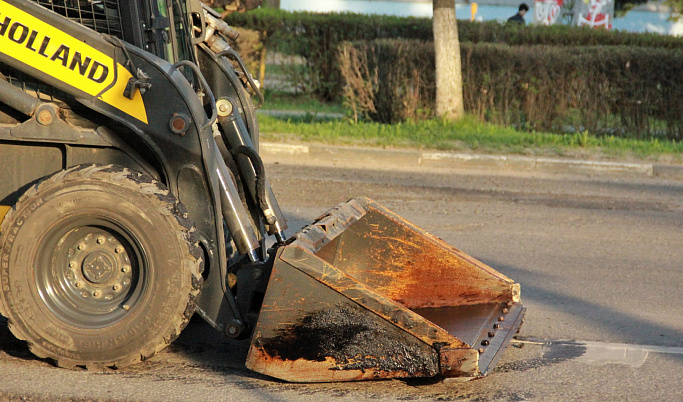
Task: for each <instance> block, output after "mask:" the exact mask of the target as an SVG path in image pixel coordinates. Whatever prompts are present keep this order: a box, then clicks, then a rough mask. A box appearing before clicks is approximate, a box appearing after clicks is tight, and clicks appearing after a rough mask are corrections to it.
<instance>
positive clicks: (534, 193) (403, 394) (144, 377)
mask: <svg viewBox="0 0 683 402" xmlns="http://www.w3.org/2000/svg"><path fill="white" fill-rule="evenodd" d="M269 162H271V163H270V164H269V165H268V166H267V168H268V171H269V172H270V178H271V182H272V184H273V187H274V189H275V191H276V193H277V195H278V197H279V201H280V204H281V205H282V206H283V207H284V211H285V214H286V215H287V217H288V218H289V220H290V224H291V226H292V227H293V228H294V229H296V228H298V227H300V226H301V225H303V224H304V223H306V222H309V221H311V220H312V219H313V218H315V217H316V216H318V215H319V214H320V213H322V212H324V211H325V210H326V209H328V208H329V207H332V206H333V205H335V204H337V203H339V202H343V201H346V200H347V199H348V198H351V197H353V196H359V195H364V196H368V197H370V198H373V199H375V200H376V201H378V202H380V203H382V204H383V205H385V206H386V207H388V208H389V209H392V210H394V211H395V212H397V213H398V214H400V215H402V216H404V217H405V218H407V219H408V220H410V221H412V222H414V223H416V224H418V225H420V226H422V227H423V228H425V229H426V230H428V231H430V232H432V233H434V234H435V235H437V236H439V237H441V238H443V239H444V240H445V241H447V242H449V243H451V244H453V245H455V246H456V247H458V248H459V249H461V250H463V251H465V252H467V253H469V254H471V255H473V256H474V257H476V258H478V259H480V260H482V261H484V262H486V263H487V264H489V265H491V266H492V267H494V268H495V269H497V270H499V271H500V272H502V273H503V274H505V275H507V276H509V277H511V278H513V279H515V280H516V281H517V282H520V283H521V285H522V301H523V303H524V304H525V306H526V307H527V308H528V310H527V315H526V320H525V323H524V325H523V327H522V330H521V332H520V334H519V337H520V340H519V341H516V342H515V343H514V344H513V345H512V346H511V347H510V348H508V350H507V352H506V353H505V355H504V356H503V358H502V359H501V361H500V362H499V365H498V367H497V369H496V370H495V371H494V372H493V373H491V374H490V375H489V376H488V377H486V378H483V379H480V380H476V381H470V382H467V383H458V382H430V381H398V380H394V381H380V382H363V383H350V384H287V383H282V382H278V381H274V380H272V379H269V378H266V377H263V376H259V375H257V374H254V373H251V372H249V371H247V370H246V369H245V368H244V366H243V360H244V357H245V354H246V346H247V345H246V343H244V342H235V341H231V340H227V339H225V338H223V337H222V336H221V335H220V334H218V333H216V332H213V331H212V330H211V329H210V328H209V327H208V326H207V325H206V324H204V323H203V322H201V320H198V319H195V320H193V321H192V322H191V323H190V325H189V326H188V328H187V329H186V330H185V332H184V333H183V334H182V335H181V337H180V338H179V339H178V340H177V341H176V342H175V343H174V344H173V345H172V346H171V347H169V348H167V349H166V350H165V351H164V352H162V353H161V354H159V355H158V356H156V357H154V358H152V359H151V360H149V361H146V362H144V363H142V364H139V365H136V366H133V367H130V368H126V369H122V370H116V371H115V370H107V371H104V372H97V373H96V372H87V371H84V370H65V369H58V368H55V367H53V366H52V365H51V364H50V363H49V362H45V361H42V360H39V359H35V358H33V357H32V356H31V354H30V353H29V352H28V351H27V349H26V347H25V346H24V345H23V344H22V343H21V342H18V341H16V340H14V338H12V336H11V334H10V333H9V330H8V328H7V323H6V321H0V400H20V399H25V398H27V399H35V400H41V399H44V400H93V399H95V400H98V399H103V400H159V401H170V400H196V399H201V400H240V401H241V400H245V401H247V400H292V399H295V400H321V399H327V400H329V401H344V400H361V399H373V400H396V399H401V400H413V399H437V400H472V401H497V400H511V401H520V400H561V401H565V400H582V401H585V400H634V401H657V400H660V401H674V400H683V385H681V384H683V292H682V291H681V289H683V236H682V235H683V182H680V181H678V182H676V181H666V180H663V179H658V178H652V177H651V178H635V177H628V176H597V177H591V176H577V175H572V176H570V175H562V174H556V173H553V174H544V173H540V172H535V173H528V172H518V173H515V172H498V171H488V170H479V171H446V170H443V171H439V170H435V169H431V170H423V169H420V168H411V169H407V170H403V169H400V168H399V167H395V168H387V167H386V166H375V168H376V169H367V168H365V169H362V170H361V169H358V170H356V169H349V168H339V167H335V166H332V165H333V164H334V163H333V162H329V163H326V164H324V165H326V166H322V165H321V164H316V165H305V166H304V165H301V164H290V163H291V162H292V160H291V159H289V160H288V159H281V160H271V161H269ZM273 162H275V163H277V164H273ZM562 341H573V342H562Z"/></svg>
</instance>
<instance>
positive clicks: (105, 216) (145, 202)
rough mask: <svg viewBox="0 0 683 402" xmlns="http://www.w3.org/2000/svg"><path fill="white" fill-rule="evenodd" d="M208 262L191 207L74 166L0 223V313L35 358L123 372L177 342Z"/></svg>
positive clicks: (99, 169)
mask: <svg viewBox="0 0 683 402" xmlns="http://www.w3.org/2000/svg"><path fill="white" fill-rule="evenodd" d="M202 267H203V260H202V254H201V251H200V248H199V247H198V245H197V242H196V240H195V238H194V229H193V227H192V223H191V222H190V221H189V220H188V219H187V214H186V212H185V208H184V207H183V206H182V204H180V203H179V202H178V201H177V200H176V199H175V197H174V196H173V195H171V194H170V193H169V191H168V190H166V189H165V188H164V187H163V186H162V185H161V184H159V183H157V182H156V181H154V180H153V179H152V178H151V177H149V176H148V175H145V174H141V173H137V172H133V171H130V170H128V169H125V168H122V167H118V166H112V165H109V166H97V165H93V166H78V167H75V168H71V169H69V170H66V171H62V172H59V173H57V174H55V175H53V176H50V177H49V178H47V179H45V180H43V181H42V182H40V183H39V184H37V185H35V186H33V187H32V188H30V189H29V190H28V191H27V192H26V193H25V194H24V195H23V196H22V197H21V198H20V199H19V201H18V202H17V204H16V205H15V206H14V208H12V210H11V211H10V212H9V213H8V214H7V216H6V217H5V219H4V221H3V222H2V226H1V227H0V313H2V314H3V315H4V316H6V317H7V318H8V320H9V327H10V330H11V331H12V333H13V334H14V335H15V336H16V337H17V338H19V339H22V340H25V341H27V342H28V345H29V347H30V349H31V351H32V352H33V353H34V354H35V355H36V356H38V357H41V358H51V359H54V360H55V361H56V362H57V364H58V365H59V366H62V367H74V366H85V367H87V368H90V369H93V368H94V369H97V368H101V367H123V366H127V365H129V364H132V363H135V362H138V361H141V360H145V359H147V358H149V357H151V356H152V355H154V354H155V353H157V352H158V351H160V350H161V349H163V348H164V347H165V346H166V345H168V344H169V343H170V342H171V341H172V340H174V339H175V338H176V337H177V336H178V334H179V333H180V331H181V330H182V329H183V328H184V327H185V325H186V324H187V323H188V321H189V320H190V317H191V316H192V314H193V313H194V310H195V303H196V300H197V296H198V293H199V288H200V287H201V282H202V279H201V278H202V277H201V271H202Z"/></svg>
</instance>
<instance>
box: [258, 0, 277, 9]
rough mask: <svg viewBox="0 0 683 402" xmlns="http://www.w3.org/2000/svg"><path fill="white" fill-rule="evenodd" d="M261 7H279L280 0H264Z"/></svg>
mask: <svg viewBox="0 0 683 402" xmlns="http://www.w3.org/2000/svg"><path fill="white" fill-rule="evenodd" d="M261 7H267V8H277V9H279V8H280V0H264V1H263V4H262V5H261Z"/></svg>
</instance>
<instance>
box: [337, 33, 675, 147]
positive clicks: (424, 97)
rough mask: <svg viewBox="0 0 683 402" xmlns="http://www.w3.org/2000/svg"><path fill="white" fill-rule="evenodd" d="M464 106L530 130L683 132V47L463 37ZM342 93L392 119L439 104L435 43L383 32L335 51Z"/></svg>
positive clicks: (365, 110) (365, 111) (369, 112)
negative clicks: (506, 42) (384, 37)
mask: <svg viewBox="0 0 683 402" xmlns="http://www.w3.org/2000/svg"><path fill="white" fill-rule="evenodd" d="M461 54H462V66H463V87H464V98H465V109H466V110H467V111H468V112H469V113H472V114H475V115H478V116H480V117H481V118H482V119H485V120H487V121H491V122H495V123H499V124H507V125H515V126H517V127H520V128H525V129H528V130H542V131H553V132H567V131H588V132H590V133H594V134H602V135H615V136H625V137H635V138H666V139H671V140H678V141H680V140H683V113H682V112H681V111H683V75H681V74H680V68H681V66H683V49H676V50H672V49H661V48H645V47H627V46H599V47H585V46H581V47H558V46H553V47H550V46H508V45H500V44H487V43H480V44H472V43H461ZM339 60H340V65H341V66H342V76H343V77H344V78H345V85H346V93H345V102H346V103H347V105H348V106H349V107H350V108H351V110H355V111H356V113H357V114H358V115H364V116H366V117H368V118H371V119H373V120H376V121H381V122H386V123H394V122H397V121H401V120H404V119H406V118H418V117H420V116H422V115H427V116H429V115H430V111H431V110H433V108H434V98H435V96H434V92H435V90H434V61H433V60H434V46H433V44H432V43H430V42H421V41H405V40H402V41H393V40H380V41H372V42H355V43H345V44H343V45H342V46H341V48H340V52H339Z"/></svg>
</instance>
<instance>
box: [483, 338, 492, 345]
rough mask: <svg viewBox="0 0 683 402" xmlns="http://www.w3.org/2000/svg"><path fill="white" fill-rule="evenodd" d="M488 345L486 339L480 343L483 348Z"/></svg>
mask: <svg viewBox="0 0 683 402" xmlns="http://www.w3.org/2000/svg"><path fill="white" fill-rule="evenodd" d="M490 343H491V342H489V340H488V339H484V340H483V341H481V344H482V345H484V346H489V344H490Z"/></svg>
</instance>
